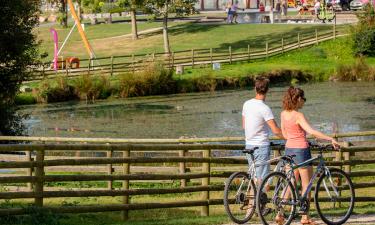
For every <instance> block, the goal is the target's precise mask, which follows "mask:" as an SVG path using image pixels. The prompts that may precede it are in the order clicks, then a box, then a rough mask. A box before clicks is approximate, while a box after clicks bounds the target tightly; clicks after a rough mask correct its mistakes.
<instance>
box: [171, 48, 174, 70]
mask: <svg viewBox="0 0 375 225" xmlns="http://www.w3.org/2000/svg"><path fill="white" fill-rule="evenodd" d="M173 67H174V52H172V67H171V69H173Z"/></svg>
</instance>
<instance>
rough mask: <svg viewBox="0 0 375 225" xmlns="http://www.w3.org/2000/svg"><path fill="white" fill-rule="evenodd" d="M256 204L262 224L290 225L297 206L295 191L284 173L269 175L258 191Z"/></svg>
mask: <svg viewBox="0 0 375 225" xmlns="http://www.w3.org/2000/svg"><path fill="white" fill-rule="evenodd" d="M256 203H257V211H258V215H259V217H260V219H261V220H262V222H263V224H265V225H268V224H279V225H280V224H290V223H291V222H292V220H293V218H294V215H295V211H296V205H297V201H296V193H295V189H294V187H293V185H292V183H291V182H290V181H289V180H288V179H287V177H286V175H285V174H284V173H281V172H273V173H270V174H268V175H267V176H266V177H265V178H264V180H263V181H262V184H261V185H260V187H259V189H258V194H257V200H256Z"/></svg>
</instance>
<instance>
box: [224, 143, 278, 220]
mask: <svg viewBox="0 0 375 225" xmlns="http://www.w3.org/2000/svg"><path fill="white" fill-rule="evenodd" d="M271 146H279V148H278V151H279V155H281V154H280V150H281V149H282V148H283V147H282V145H275V144H273V143H271ZM256 149H258V148H257V147H255V148H253V149H245V150H242V152H243V153H246V154H250V157H251V160H252V162H253V163H252V164H250V165H249V170H248V171H247V172H234V173H233V174H232V175H231V176H229V178H228V179H227V180H226V182H225V188H224V207H225V210H226V212H227V214H228V216H229V217H230V219H231V220H232V221H233V222H235V223H238V224H243V223H246V222H247V221H249V220H250V219H251V218H252V216H253V215H254V212H255V207H256V204H255V196H256V193H257V189H256V185H255V182H254V181H255V178H256V173H255V168H256V167H258V166H262V165H266V164H268V163H274V162H277V164H276V167H275V169H274V171H282V170H283V167H284V165H285V163H284V162H283V160H284V158H285V156H280V157H276V158H273V159H270V160H268V161H259V160H258V161H257V162H255V160H254V155H253V154H254V151H255V150H256Z"/></svg>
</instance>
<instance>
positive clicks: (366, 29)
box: [352, 4, 375, 56]
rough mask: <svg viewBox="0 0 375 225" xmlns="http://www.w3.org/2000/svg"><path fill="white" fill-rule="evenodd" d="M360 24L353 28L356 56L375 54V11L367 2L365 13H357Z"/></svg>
mask: <svg viewBox="0 0 375 225" xmlns="http://www.w3.org/2000/svg"><path fill="white" fill-rule="evenodd" d="M357 17H358V20H359V21H358V24H357V25H356V26H355V27H353V29H352V38H353V51H354V54H355V55H356V56H359V55H368V56H375V11H374V8H373V6H372V5H371V4H367V5H366V7H365V10H364V12H363V14H357Z"/></svg>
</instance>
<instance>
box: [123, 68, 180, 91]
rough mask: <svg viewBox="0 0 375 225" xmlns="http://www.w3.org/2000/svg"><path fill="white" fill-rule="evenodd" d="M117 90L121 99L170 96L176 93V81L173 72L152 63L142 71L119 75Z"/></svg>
mask: <svg viewBox="0 0 375 225" xmlns="http://www.w3.org/2000/svg"><path fill="white" fill-rule="evenodd" d="M119 89H120V90H119V93H120V96H121V97H131V96H146V95H157V94H171V93H175V91H176V81H175V80H174V79H173V70H169V69H165V68H164V67H163V66H162V65H161V64H159V63H153V64H150V65H149V66H147V67H146V68H145V70H143V71H139V72H135V73H127V74H123V75H121V76H120V87H119Z"/></svg>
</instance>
